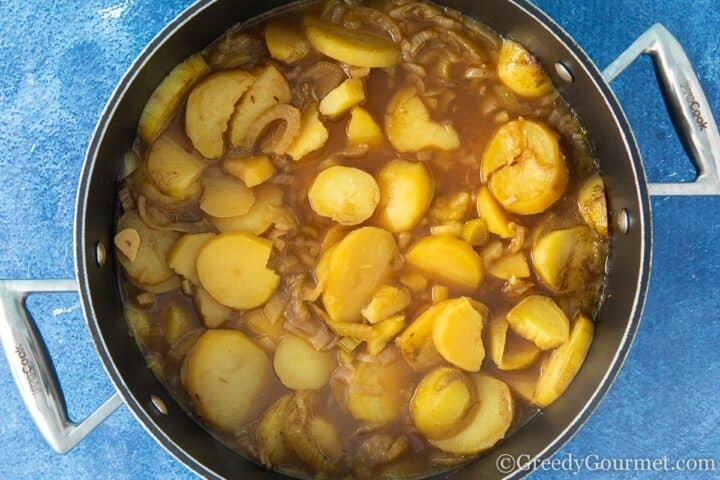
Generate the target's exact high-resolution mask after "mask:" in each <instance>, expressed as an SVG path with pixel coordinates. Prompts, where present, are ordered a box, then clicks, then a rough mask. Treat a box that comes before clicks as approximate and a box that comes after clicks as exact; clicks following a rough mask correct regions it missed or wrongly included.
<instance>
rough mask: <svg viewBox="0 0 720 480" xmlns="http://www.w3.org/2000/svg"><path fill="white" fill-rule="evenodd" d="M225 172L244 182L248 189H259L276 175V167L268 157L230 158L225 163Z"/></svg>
mask: <svg viewBox="0 0 720 480" xmlns="http://www.w3.org/2000/svg"><path fill="white" fill-rule="evenodd" d="M222 168H223V170H225V171H226V172H227V173H229V174H230V175H232V176H233V177H235V178H239V179H240V180H242V181H243V183H244V184H245V186H246V187H248V188H252V187H257V186H258V185H260V184H261V183H265V182H266V181H267V180H269V179H270V178H271V177H272V176H273V175H274V174H275V165H273V163H272V162H271V161H270V158H269V157H268V156H267V155H252V156H250V157H228V158H226V159H225V160H224V161H223V164H222Z"/></svg>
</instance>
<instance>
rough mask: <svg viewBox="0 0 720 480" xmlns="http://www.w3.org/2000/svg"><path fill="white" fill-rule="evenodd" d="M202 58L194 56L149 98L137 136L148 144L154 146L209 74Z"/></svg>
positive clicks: (172, 73)
mask: <svg viewBox="0 0 720 480" xmlns="http://www.w3.org/2000/svg"><path fill="white" fill-rule="evenodd" d="M208 68H209V67H208V64H207V63H206V62H205V59H204V58H203V57H202V55H200V54H198V55H193V56H192V57H190V58H188V59H187V60H185V61H184V62H182V63H181V64H180V65H178V66H177V67H175V68H173V69H172V70H171V71H170V73H168V75H167V76H166V77H165V78H164V79H163V80H162V82H160V85H158V86H157V88H156V89H155V91H154V92H153V93H152V95H150V98H149V99H148V101H147V103H146V104H145V107H144V108H143V111H142V113H141V114H140V121H139V122H138V135H139V136H140V138H141V139H142V140H143V141H144V142H145V143H152V142H154V141H155V139H156V138H157V137H158V136H159V135H160V133H161V132H162V130H163V129H164V128H165V125H167V123H168V121H169V120H170V117H172V116H173V114H174V113H175V111H176V110H177V107H178V106H179V105H180V102H181V101H182V100H183V98H184V97H185V94H186V93H187V92H188V90H190V88H191V87H192V86H193V84H194V83H195V82H196V81H197V80H198V79H199V78H200V77H202V76H203V75H205V73H207V71H208Z"/></svg>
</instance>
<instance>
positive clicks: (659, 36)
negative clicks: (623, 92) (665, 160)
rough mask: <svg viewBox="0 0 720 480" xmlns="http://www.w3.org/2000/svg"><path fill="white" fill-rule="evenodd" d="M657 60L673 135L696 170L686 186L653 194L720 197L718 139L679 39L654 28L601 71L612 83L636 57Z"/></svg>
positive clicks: (655, 189) (659, 188) (668, 186)
mask: <svg viewBox="0 0 720 480" xmlns="http://www.w3.org/2000/svg"><path fill="white" fill-rule="evenodd" d="M643 53H646V54H648V55H650V56H651V57H652V58H653V63H654V64H655V70H656V72H657V74H658V78H659V80H660V89H661V90H662V92H663V95H664V97H665V102H666V104H667V106H668V110H669V113H670V118H671V119H672V121H673V123H674V125H675V131H676V132H677V133H678V135H679V136H680V139H681V140H682V142H683V144H684V145H685V148H686V150H687V152H688V154H689V156H690V158H691V159H692V161H693V163H694V164H695V167H696V168H697V177H696V178H695V180H694V181H693V182H687V183H651V184H649V190H650V194H651V195H720V176H718V173H719V172H720V134H718V129H717V125H716V123H715V119H714V118H713V114H712V111H711V110H710V103H709V102H708V100H707V98H706V97H705V93H704V92H703V89H702V86H701V85H700V81H699V80H698V77H697V74H696V73H695V70H694V69H693V66H692V64H691V63H690V59H688V57H687V54H686V53H685V50H683V48H682V46H681V45H680V43H679V42H678V41H677V39H676V38H675V37H674V36H673V35H672V34H671V33H670V32H669V31H668V30H667V29H666V28H665V27H664V26H663V25H661V24H659V23H656V24H655V25H653V26H652V27H650V28H649V29H648V30H647V31H646V32H645V33H643V34H642V35H640V37H638V39H637V40H635V41H634V42H633V43H632V45H630V47H628V49H627V50H625V51H624V52H623V53H622V54H621V55H620V56H619V57H618V58H617V59H615V61H614V62H612V63H611V64H610V65H608V67H607V68H606V69H605V70H604V71H603V77H605V80H606V81H608V82H611V81H612V80H614V79H615V78H616V77H617V76H618V75H620V74H621V73H622V72H623V70H625V69H626V68H627V67H628V66H629V65H630V64H631V63H632V62H633V61H634V60H635V59H636V58H637V57H639V56H640V55H641V54H643Z"/></svg>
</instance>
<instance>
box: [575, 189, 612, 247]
mask: <svg viewBox="0 0 720 480" xmlns="http://www.w3.org/2000/svg"><path fill="white" fill-rule="evenodd" d="M577 205H578V210H579V211H580V215H581V216H582V218H583V220H585V223H587V224H588V225H589V226H590V227H592V228H594V229H595V231H596V232H597V233H598V235H600V236H601V237H602V238H607V236H608V218H607V202H606V201H605V183H604V182H603V179H602V177H600V175H593V176H592V177H590V178H588V179H587V180H586V181H585V183H583V184H582V186H581V187H580V190H579V191H578V199H577Z"/></svg>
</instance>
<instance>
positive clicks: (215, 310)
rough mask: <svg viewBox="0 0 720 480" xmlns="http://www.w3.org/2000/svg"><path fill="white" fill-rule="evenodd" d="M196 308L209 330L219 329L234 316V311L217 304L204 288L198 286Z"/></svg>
mask: <svg viewBox="0 0 720 480" xmlns="http://www.w3.org/2000/svg"><path fill="white" fill-rule="evenodd" d="M194 300H195V306H196V307H197V309H198V311H199V312H200V317H201V318H202V321H203V323H204V324H205V326H206V327H207V328H217V327H219V326H220V325H222V324H223V323H225V322H226V321H227V320H228V319H229V318H230V316H231V315H232V310H231V309H230V308H228V307H226V306H225V305H221V304H220V303H218V302H217V300H215V299H214V298H213V297H211V296H210V294H209V293H208V292H207V290H205V289H204V288H202V287H200V286H198V287H197V288H195V294H194Z"/></svg>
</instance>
